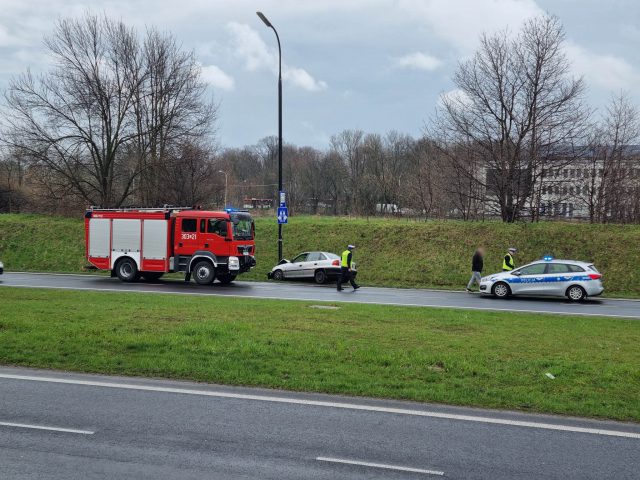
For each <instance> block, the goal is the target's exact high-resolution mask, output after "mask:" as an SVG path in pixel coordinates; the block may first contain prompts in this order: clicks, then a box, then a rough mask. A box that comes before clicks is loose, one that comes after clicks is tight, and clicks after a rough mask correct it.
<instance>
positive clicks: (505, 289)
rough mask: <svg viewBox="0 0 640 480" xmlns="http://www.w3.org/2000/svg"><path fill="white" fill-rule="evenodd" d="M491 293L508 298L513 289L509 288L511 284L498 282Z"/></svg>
mask: <svg viewBox="0 0 640 480" xmlns="http://www.w3.org/2000/svg"><path fill="white" fill-rule="evenodd" d="M491 293H493V295H494V296H496V297H498V298H507V297H508V296H509V294H510V293H511V290H509V285H507V284H506V283H504V282H498V283H496V284H495V285H494V286H493V288H492V289H491Z"/></svg>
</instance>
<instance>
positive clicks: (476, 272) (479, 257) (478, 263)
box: [467, 247, 484, 292]
mask: <svg viewBox="0 0 640 480" xmlns="http://www.w3.org/2000/svg"><path fill="white" fill-rule="evenodd" d="M483 268H484V248H483V247H478V248H477V249H476V251H475V253H474V254H473V258H472V259H471V278H470V279H469V283H468V284H467V292H473V290H472V287H473V284H474V283H477V284H478V286H480V280H481V279H482V269H483Z"/></svg>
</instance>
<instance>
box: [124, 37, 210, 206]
mask: <svg viewBox="0 0 640 480" xmlns="http://www.w3.org/2000/svg"><path fill="white" fill-rule="evenodd" d="M139 56H140V61H139V62H137V63H136V64H135V65H134V66H133V68H132V71H133V72H135V73H136V76H135V77H134V78H133V79H132V81H133V83H134V84H135V85H137V86H138V87H137V89H136V91H135V97H134V101H133V115H134V118H135V122H136V130H137V133H138V135H137V137H136V140H135V144H136V147H137V148H136V150H137V154H138V158H139V163H140V164H139V171H140V172H141V178H140V182H139V185H140V188H139V194H140V197H141V200H142V202H143V203H144V204H148V205H154V204H160V203H162V201H163V190H164V185H165V184H166V183H167V182H169V183H173V182H174V181H175V180H176V179H175V178H171V177H166V175H165V174H166V173H167V171H166V168H164V164H165V163H166V162H168V161H172V160H173V159H175V158H176V156H178V158H179V157H180V156H181V155H182V154H181V153H180V152H179V151H180V150H183V149H184V145H185V144H193V143H194V142H196V143H198V142H199V143H201V140H202V139H203V138H205V137H207V136H209V137H210V138H212V137H213V133H214V132H213V128H212V126H213V122H214V121H215V118H216V107H215V105H214V104H213V103H212V102H211V101H210V100H207V98H206V96H207V93H206V92H207V86H206V84H205V83H204V82H203V81H202V80H201V78H200V71H201V68H200V65H199V64H198V62H197V61H196V59H195V57H194V54H193V52H190V51H183V50H182V49H181V48H180V46H179V45H178V44H177V42H176V39H175V38H174V37H173V36H172V35H170V34H166V33H160V32H158V31H157V30H154V29H151V30H149V31H148V32H147V35H146V38H145V41H144V43H143V45H142V47H141V52H140V55H139ZM201 145H202V143H201ZM198 148H202V146H199V147H198ZM176 150H178V151H176ZM182 153H183V152H182ZM187 168H188V166H187Z"/></svg>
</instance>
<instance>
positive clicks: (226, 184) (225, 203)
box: [218, 170, 229, 208]
mask: <svg viewBox="0 0 640 480" xmlns="http://www.w3.org/2000/svg"><path fill="white" fill-rule="evenodd" d="M218 173H224V208H227V188H228V186H229V182H228V179H229V177H228V175H227V172H225V171H224V170H218Z"/></svg>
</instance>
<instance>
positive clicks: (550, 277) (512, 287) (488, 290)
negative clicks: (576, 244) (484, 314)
mask: <svg viewBox="0 0 640 480" xmlns="http://www.w3.org/2000/svg"><path fill="white" fill-rule="evenodd" d="M603 291H604V287H603V286H602V274H601V273H600V272H598V270H597V269H596V267H594V266H593V264H591V263H589V262H579V261H576V260H555V259H551V258H548V257H545V259H543V260H539V261H536V262H533V263H529V264H528V265H524V266H523V267H520V268H516V269H515V270H512V271H510V272H501V273H496V274H493V275H489V276H487V277H484V278H482V280H481V281H480V292H481V293H484V294H487V295H494V296H495V297H498V298H506V297H508V296H509V295H547V296H556V297H565V296H566V297H568V298H569V300H571V301H574V302H578V301H580V300H584V299H585V298H587V297H588V296H589V297H594V296H597V295H601V294H602V292H603Z"/></svg>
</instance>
